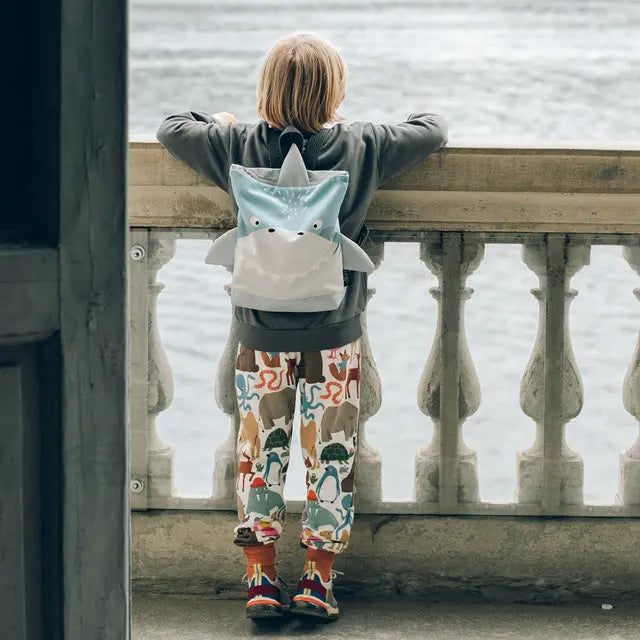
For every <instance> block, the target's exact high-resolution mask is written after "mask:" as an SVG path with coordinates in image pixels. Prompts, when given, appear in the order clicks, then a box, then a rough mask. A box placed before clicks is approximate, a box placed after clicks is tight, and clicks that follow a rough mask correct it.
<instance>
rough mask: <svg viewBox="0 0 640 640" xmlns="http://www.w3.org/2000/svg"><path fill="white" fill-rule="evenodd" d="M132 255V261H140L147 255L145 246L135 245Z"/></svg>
mask: <svg viewBox="0 0 640 640" xmlns="http://www.w3.org/2000/svg"><path fill="white" fill-rule="evenodd" d="M130 255H131V259H132V260H136V261H139V260H142V259H143V258H144V257H145V256H146V255H147V252H146V251H145V250H144V247H143V246H141V245H139V244H134V245H133V247H131V252H130Z"/></svg>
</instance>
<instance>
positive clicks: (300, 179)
mask: <svg viewBox="0 0 640 640" xmlns="http://www.w3.org/2000/svg"><path fill="white" fill-rule="evenodd" d="M278 186H279V187H308V186H309V175H308V174H307V168H306V167H305V166H304V160H303V159H302V156H301V155H300V149H298V145H297V144H292V145H291V147H290V149H289V153H287V157H286V158H285V159H284V162H283V163H282V167H281V169H280V177H279V178H278Z"/></svg>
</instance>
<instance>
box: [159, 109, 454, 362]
mask: <svg viewBox="0 0 640 640" xmlns="http://www.w3.org/2000/svg"><path fill="white" fill-rule="evenodd" d="M281 133H282V132H281V131H280V130H278V129H273V128H271V127H270V126H269V125H267V124H266V123H265V122H258V123H257V124H241V123H238V124H231V125H226V124H225V125H223V124H220V123H219V122H218V121H217V120H216V119H215V118H214V117H213V116H210V115H208V114H206V113H202V112H197V111H188V112H186V113H180V114H177V115H173V116H169V117H168V118H166V119H165V120H164V122H163V123H162V124H161V125H160V128H159V129H158V133H157V136H158V140H159V141H160V143H161V144H162V145H163V146H164V147H165V148H166V149H167V150H168V151H169V152H170V153H171V154H172V155H173V156H175V157H176V158H178V159H179V160H182V161H183V162H185V163H186V164H188V165H189V166H190V167H192V168H193V169H195V171H197V172H198V173H199V174H201V175H202V176H204V177H205V178H207V179H209V180H211V181H212V182H214V183H215V184H216V185H218V186H219V187H220V188H221V189H224V190H225V191H227V192H229V187H230V182H229V167H230V165H231V164H241V165H243V166H246V167H270V168H278V167H280V166H281V165H282V162H283V159H284V157H283V150H282V149H281V147H280V142H281V141H280V135H281ZM446 142H447V124H446V122H445V121H444V119H443V118H441V117H440V116H437V115H434V114H430V113H421V114H413V115H411V116H409V118H408V119H407V121H406V122H403V123H401V124H396V125H387V124H372V123H370V122H354V123H350V124H342V123H341V124H335V125H334V126H332V127H331V128H326V129H323V130H322V131H321V132H319V133H317V134H315V135H313V136H311V137H310V138H309V139H308V141H307V143H306V145H305V151H304V154H303V157H304V159H305V164H306V166H307V169H309V170H317V171H325V170H337V171H348V172H349V187H348V189H347V193H346V195H345V198H344V201H343V203H342V208H341V209H340V215H339V220H340V230H341V231H342V233H344V234H345V235H346V236H347V237H349V238H350V239H352V240H354V241H356V242H360V243H362V240H361V238H362V235H363V233H362V232H363V227H364V220H365V216H366V214H367V209H368V207H369V204H370V202H371V199H372V197H373V194H374V192H375V190H376V189H377V188H378V187H380V186H381V185H383V184H384V183H385V182H387V181H388V180H390V179H391V178H393V177H395V176H397V175H399V174H400V173H402V172H404V171H406V170H407V169H409V167H411V166H413V165H415V164H417V163H419V162H421V161H422V160H424V158H426V157H427V156H428V155H429V154H430V153H432V152H434V151H437V150H438V149H440V148H441V147H442V146H444V145H445V144H446ZM232 202H234V199H233V198H232ZM363 248H365V249H366V246H364V247H363ZM347 276H348V277H347V278H345V283H346V285H347V288H346V293H345V297H344V300H343V301H342V304H341V305H340V307H339V308H338V309H336V310H335V311H321V312H308V313H285V312H269V311H256V310H254V309H247V308H244V307H234V314H235V317H236V318H237V320H238V337H239V340H240V343H241V344H243V345H244V346H245V347H248V348H250V349H256V350H260V351H312V350H319V349H331V348H334V347H340V346H342V345H345V344H347V343H349V342H353V341H354V340H355V339H356V338H358V337H360V336H361V335H362V327H361V322H360V314H361V313H362V312H363V311H364V308H365V305H366V302H367V276H366V274H365V273H363V272H361V271H351V272H347Z"/></svg>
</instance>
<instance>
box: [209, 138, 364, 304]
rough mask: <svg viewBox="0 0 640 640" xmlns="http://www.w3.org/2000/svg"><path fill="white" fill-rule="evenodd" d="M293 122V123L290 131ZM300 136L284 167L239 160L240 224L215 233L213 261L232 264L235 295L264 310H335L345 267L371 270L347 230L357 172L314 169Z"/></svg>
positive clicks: (234, 170) (234, 180) (234, 183)
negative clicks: (343, 212) (346, 208)
mask: <svg viewBox="0 0 640 640" xmlns="http://www.w3.org/2000/svg"><path fill="white" fill-rule="evenodd" d="M289 129H293V132H290V131H289ZM290 133H293V135H290V136H289V137H290V138H293V140H294V141H293V142H292V144H291V146H290V147H289V149H288V153H287V155H286V157H285V159H284V162H283V163H282V168H280V169H269V168H248V167H244V166H241V165H239V164H232V165H231V167H230V169H229V179H230V185H231V190H230V191H231V195H232V198H233V199H234V200H235V203H236V205H237V209H238V216H237V220H238V226H237V227H236V228H234V229H231V230H230V231H227V232H226V233H224V234H222V235H221V236H220V237H218V238H217V239H216V240H214V242H213V244H212V246H211V248H210V250H209V253H208V254H207V257H206V260H205V262H206V263H207V264H218V265H223V266H226V267H232V274H233V275H232V279H231V302H232V304H234V305H236V306H240V307H247V308H250V309H257V310H260V311H285V312H286V311H288V312H305V311H330V310H333V309H337V308H338V307H339V306H340V303H341V302H342V300H343V298H344V295H345V290H346V288H345V284H344V282H345V279H344V273H343V272H344V271H364V272H366V273H371V272H372V271H373V269H374V267H373V263H372V262H371V260H370V259H369V257H368V256H367V254H366V253H365V252H364V251H363V250H362V249H361V248H360V247H359V246H358V245H357V244H356V243H355V242H353V241H352V240H350V239H349V238H347V237H346V236H345V235H343V234H342V233H341V232H340V223H339V220H338V213H339V212H340V207H341V205H342V201H343V200H344V197H345V193H346V191H347V186H348V184H349V174H348V173H347V172H346V171H308V170H307V168H306V166H305V163H304V160H303V158H302V155H301V153H300V149H299V148H298V144H300V146H302V135H301V134H300V132H298V131H297V130H296V129H294V128H293V127H288V128H287V130H285V132H284V133H283V134H282V135H281V140H282V137H283V135H284V134H290Z"/></svg>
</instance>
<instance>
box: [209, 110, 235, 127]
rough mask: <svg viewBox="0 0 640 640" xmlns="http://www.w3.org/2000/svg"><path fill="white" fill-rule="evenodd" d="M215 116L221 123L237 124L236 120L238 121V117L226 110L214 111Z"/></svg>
mask: <svg viewBox="0 0 640 640" xmlns="http://www.w3.org/2000/svg"><path fill="white" fill-rule="evenodd" d="M213 117H214V118H215V119H216V120H217V121H218V122H219V123H220V124H235V123H236V122H238V119H237V118H236V117H235V116H234V115H233V114H232V113H227V112H226V111H220V113H214V114H213Z"/></svg>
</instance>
